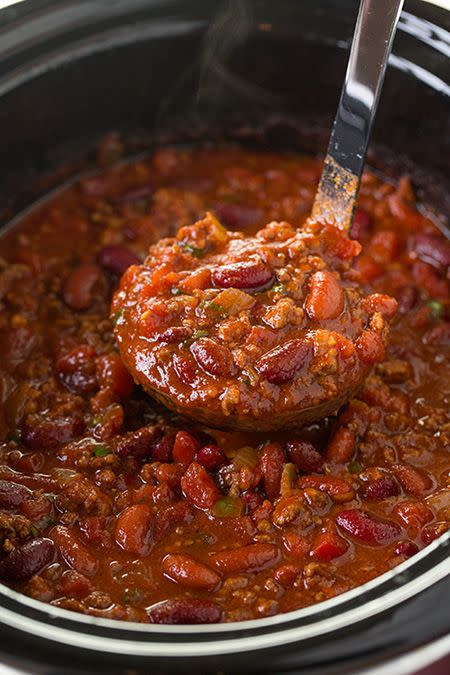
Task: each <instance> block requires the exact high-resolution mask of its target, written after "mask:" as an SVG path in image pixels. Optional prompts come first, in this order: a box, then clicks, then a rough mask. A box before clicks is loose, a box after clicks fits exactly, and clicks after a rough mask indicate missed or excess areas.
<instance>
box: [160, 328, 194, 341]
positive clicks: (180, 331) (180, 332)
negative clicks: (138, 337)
mask: <svg viewBox="0 0 450 675" xmlns="http://www.w3.org/2000/svg"><path fill="white" fill-rule="evenodd" d="M191 335H192V331H191V329H190V328H186V327H185V326H172V327H171V328H167V330H165V331H164V332H163V333H161V335H160V336H159V340H160V341H161V342H167V343H168V344H175V343H177V342H183V340H187V339H188V338H189V337H191Z"/></svg>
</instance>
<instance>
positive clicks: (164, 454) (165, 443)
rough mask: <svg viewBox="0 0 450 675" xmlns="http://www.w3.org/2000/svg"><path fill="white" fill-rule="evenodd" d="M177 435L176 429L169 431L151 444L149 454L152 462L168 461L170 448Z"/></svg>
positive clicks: (170, 452)
mask: <svg viewBox="0 0 450 675" xmlns="http://www.w3.org/2000/svg"><path fill="white" fill-rule="evenodd" d="M176 437H177V432H176V431H169V432H168V433H167V434H164V436H163V437H162V438H159V439H158V438H157V440H156V441H155V442H154V443H153V444H152V446H151V456H152V459H153V461H154V462H169V461H170V460H171V458H172V450H173V446H174V443H175V438H176Z"/></svg>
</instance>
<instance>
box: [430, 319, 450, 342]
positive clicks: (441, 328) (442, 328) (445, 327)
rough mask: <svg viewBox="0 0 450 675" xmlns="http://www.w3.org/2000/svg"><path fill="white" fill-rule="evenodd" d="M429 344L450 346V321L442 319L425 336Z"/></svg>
mask: <svg viewBox="0 0 450 675" xmlns="http://www.w3.org/2000/svg"><path fill="white" fill-rule="evenodd" d="M423 341H424V342H425V343H426V344H427V345H436V346H439V347H448V346H449V345H450V321H441V322H439V323H438V324H436V326H433V328H431V329H430V330H429V331H427V332H426V333H425V335H424V336H423Z"/></svg>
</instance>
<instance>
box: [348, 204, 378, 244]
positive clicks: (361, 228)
mask: <svg viewBox="0 0 450 675" xmlns="http://www.w3.org/2000/svg"><path fill="white" fill-rule="evenodd" d="M372 227H373V221H372V218H371V216H370V215H369V214H368V213H367V211H364V209H355V213H354V214H353V221H352V225H351V228H350V237H351V238H352V239H357V240H358V241H364V240H366V239H367V238H368V237H369V234H370V232H371V230H372Z"/></svg>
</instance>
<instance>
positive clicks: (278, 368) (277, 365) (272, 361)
mask: <svg viewBox="0 0 450 675" xmlns="http://www.w3.org/2000/svg"><path fill="white" fill-rule="evenodd" d="M311 358H312V347H311V343H310V342H309V341H307V340H302V339H295V340H289V341H288V342H286V343H285V344H284V345H280V346H279V347H275V349H272V350H271V351H270V352H267V353H266V354H264V355H263V356H262V357H261V358H260V359H259V360H258V361H257V362H256V363H255V368H256V370H257V371H258V373H259V374H260V375H262V376H263V377H264V378H265V379H266V380H267V381H268V382H270V383H271V384H285V383H286V382H290V381H291V380H293V379H295V377H296V376H297V374H298V373H299V371H300V370H301V369H302V368H303V367H304V366H305V365H306V364H307V361H308V360H310V359H311Z"/></svg>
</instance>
